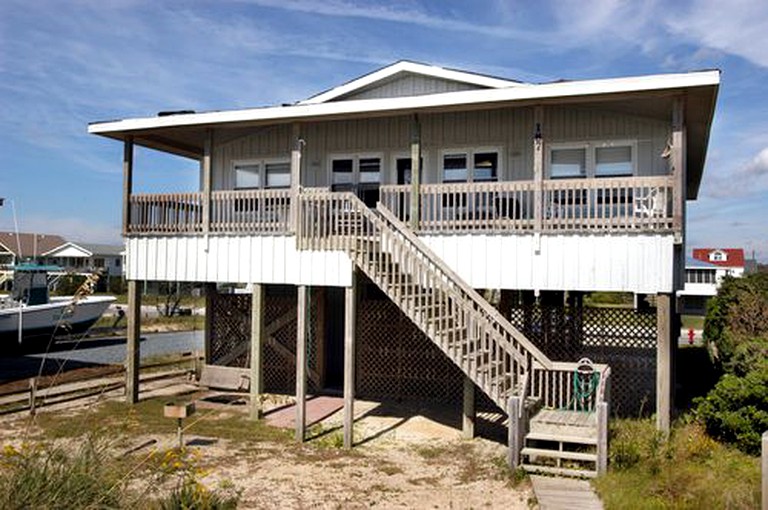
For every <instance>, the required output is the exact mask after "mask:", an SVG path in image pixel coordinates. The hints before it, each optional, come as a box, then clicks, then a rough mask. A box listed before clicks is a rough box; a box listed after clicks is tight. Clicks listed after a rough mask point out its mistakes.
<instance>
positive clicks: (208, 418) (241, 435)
mask: <svg viewBox="0 0 768 510" xmlns="http://www.w3.org/2000/svg"><path fill="white" fill-rule="evenodd" d="M188 400H194V395H192V396H190V397H189V399H188ZM166 402H167V401H166V400H163V399H151V400H145V401H142V402H139V403H138V404H136V405H134V406H130V405H128V404H125V403H123V402H114V401H108V402H104V403H102V404H100V405H99V406H96V407H94V408H93V409H92V410H90V411H89V412H88V414H87V416H82V415H81V416H66V415H62V414H59V413H41V414H40V415H38V417H37V424H38V426H39V427H40V428H41V430H42V431H43V433H44V434H45V435H46V436H47V437H50V438H62V437H78V436H80V435H81V434H84V433H89V432H91V433H93V432H109V433H111V434H115V435H125V436H129V437H130V436H139V435H149V434H175V432H176V420H171V419H168V418H165V417H164V416H163V406H164V405H165V404H166ZM184 427H185V431H184V433H185V434H187V435H189V434H195V435H200V436H206V437H217V438H221V439H228V440H232V441H237V442H242V443H248V442H264V441H274V442H278V443H287V442H289V441H290V438H291V435H290V433H289V431H286V430H284V429H279V428H277V427H271V426H269V425H267V424H266V423H264V421H262V420H259V421H251V420H249V419H248V418H247V417H246V416H245V415H243V414H240V413H239V412H232V413H224V412H222V411H220V410H209V409H199V410H198V412H197V414H194V415H192V416H191V417H190V418H187V419H186V420H184Z"/></svg>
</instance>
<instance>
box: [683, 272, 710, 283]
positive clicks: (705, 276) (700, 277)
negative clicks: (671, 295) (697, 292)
mask: <svg viewBox="0 0 768 510" xmlns="http://www.w3.org/2000/svg"><path fill="white" fill-rule="evenodd" d="M685 283H715V271H714V270H713V269H686V270H685Z"/></svg>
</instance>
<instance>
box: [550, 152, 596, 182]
mask: <svg viewBox="0 0 768 510" xmlns="http://www.w3.org/2000/svg"><path fill="white" fill-rule="evenodd" d="M551 158H552V159H551V161H550V172H551V174H552V177H553V178H558V177H560V178H562V177H585V176H586V175H587V171H586V170H587V151H586V149H552V152H551Z"/></svg>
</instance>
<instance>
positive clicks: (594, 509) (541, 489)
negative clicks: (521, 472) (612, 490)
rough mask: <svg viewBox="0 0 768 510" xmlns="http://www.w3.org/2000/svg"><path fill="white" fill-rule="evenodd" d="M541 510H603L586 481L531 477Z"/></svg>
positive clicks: (601, 504)
mask: <svg viewBox="0 0 768 510" xmlns="http://www.w3.org/2000/svg"><path fill="white" fill-rule="evenodd" d="M531 482H532V483H533V492H534V493H535V494H536V499H537V500H538V501H539V508H540V509H541V510H603V502H602V501H600V498H598V497H597V494H595V491H594V490H593V489H592V486H591V485H590V483H589V482H588V481H586V480H576V479H573V478H560V477H550V476H538V475H532V476H531Z"/></svg>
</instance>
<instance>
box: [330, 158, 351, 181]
mask: <svg viewBox="0 0 768 510" xmlns="http://www.w3.org/2000/svg"><path fill="white" fill-rule="evenodd" d="M354 164H355V162H354V160H351V159H334V160H333V162H332V163H331V173H332V176H331V184H334V185H335V184H352V181H353V180H354V175H353V174H354V172H353V168H354Z"/></svg>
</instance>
